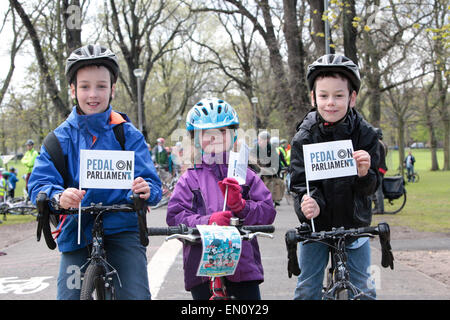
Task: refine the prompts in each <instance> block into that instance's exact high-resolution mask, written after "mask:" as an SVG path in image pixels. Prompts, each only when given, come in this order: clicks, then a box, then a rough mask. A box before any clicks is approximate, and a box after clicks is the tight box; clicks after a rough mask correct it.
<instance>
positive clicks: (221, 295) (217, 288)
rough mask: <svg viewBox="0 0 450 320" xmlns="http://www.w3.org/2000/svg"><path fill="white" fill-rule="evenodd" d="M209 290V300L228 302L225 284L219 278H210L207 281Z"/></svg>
mask: <svg viewBox="0 0 450 320" xmlns="http://www.w3.org/2000/svg"><path fill="white" fill-rule="evenodd" d="M209 290H210V291H211V293H212V296H211V298H209V300H228V299H229V298H228V296H227V292H226V288H225V284H224V283H223V279H222V278H221V277H211V279H210V280H209Z"/></svg>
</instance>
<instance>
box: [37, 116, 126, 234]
mask: <svg viewBox="0 0 450 320" xmlns="http://www.w3.org/2000/svg"><path fill="white" fill-rule="evenodd" d="M121 115H122V114H121ZM122 117H123V118H124V119H125V120H127V119H126V118H125V117H126V116H125V117H124V116H123V115H122ZM124 123H125V122H122V123H120V124H118V125H116V126H114V127H113V131H114V135H115V137H116V140H117V141H118V142H119V144H120V146H121V148H122V150H125V133H124V131H123V124H124ZM42 144H43V145H44V146H45V149H46V150H47V152H48V154H49V155H50V159H51V160H52V162H53V164H54V165H55V168H56V170H58V172H59V174H60V175H61V177H62V178H63V180H64V189H66V188H67V187H68V181H69V175H68V172H67V158H66V156H64V153H63V150H62V148H61V144H60V143H59V140H58V138H57V137H56V135H55V133H54V131H52V132H50V133H49V134H48V135H47V136H46V137H45V139H44V142H43V143H42ZM50 222H51V223H52V224H53V225H54V226H55V227H56V226H58V224H59V216H56V215H54V214H52V215H50Z"/></svg>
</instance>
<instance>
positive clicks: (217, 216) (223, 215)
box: [208, 211, 232, 226]
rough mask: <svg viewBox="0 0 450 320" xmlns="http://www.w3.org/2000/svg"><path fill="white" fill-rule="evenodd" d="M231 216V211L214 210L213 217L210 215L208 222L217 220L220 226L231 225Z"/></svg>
mask: <svg viewBox="0 0 450 320" xmlns="http://www.w3.org/2000/svg"><path fill="white" fill-rule="evenodd" d="M231 217H232V214H231V211H218V212H214V213H213V214H212V215H211V217H209V220H208V224H213V223H214V222H215V223H216V224H217V225H218V226H229V225H230V219H231Z"/></svg>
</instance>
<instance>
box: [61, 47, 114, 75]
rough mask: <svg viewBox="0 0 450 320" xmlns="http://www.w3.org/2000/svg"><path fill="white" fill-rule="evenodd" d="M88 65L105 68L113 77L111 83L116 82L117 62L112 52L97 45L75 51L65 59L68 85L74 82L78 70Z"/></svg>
mask: <svg viewBox="0 0 450 320" xmlns="http://www.w3.org/2000/svg"><path fill="white" fill-rule="evenodd" d="M88 65H103V66H105V67H106V68H108V69H109V70H110V71H111V73H112V75H113V79H112V83H115V82H116V81H117V78H118V76H119V61H118V59H117V56H116V55H115V54H114V52H112V51H111V50H110V49H108V48H106V47H103V46H101V45H99V44H89V45H86V46H84V47H81V48H78V49H75V50H74V51H73V52H72V53H71V54H70V56H69V58H67V63H66V77H67V81H68V82H69V84H71V83H72V82H73V81H74V78H75V74H76V72H77V71H78V69H80V68H82V67H84V66H88Z"/></svg>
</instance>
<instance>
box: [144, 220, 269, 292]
mask: <svg viewBox="0 0 450 320" xmlns="http://www.w3.org/2000/svg"><path fill="white" fill-rule="evenodd" d="M241 223H242V221H240V220H239V218H231V221H230V225H231V226H234V227H236V228H237V229H238V230H239V233H240V234H241V239H242V240H252V239H253V238H255V237H257V236H262V237H268V238H273V236H272V235H271V234H269V233H273V232H274V231H275V227H274V226H273V225H252V226H244V225H242V224H241ZM148 235H149V236H167V238H166V240H170V239H179V240H182V241H183V242H184V241H186V242H184V243H189V244H192V245H194V244H199V243H201V237H200V232H199V231H198V229H197V228H191V227H187V226H186V225H184V224H180V225H178V226H175V227H163V228H148ZM222 278H223V277H210V278H209V288H210V291H211V298H210V299H209V300H230V299H233V297H230V296H228V294H227V291H226V287H225V284H224V282H223V281H222Z"/></svg>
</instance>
